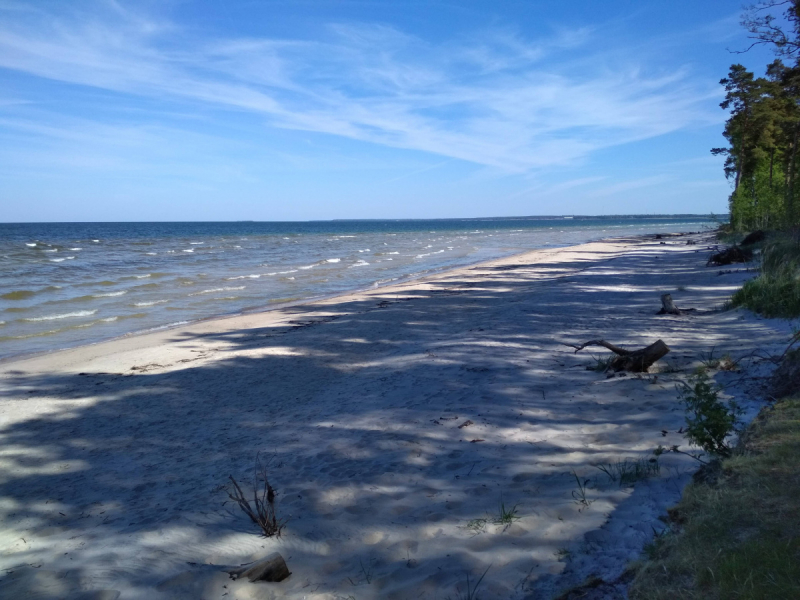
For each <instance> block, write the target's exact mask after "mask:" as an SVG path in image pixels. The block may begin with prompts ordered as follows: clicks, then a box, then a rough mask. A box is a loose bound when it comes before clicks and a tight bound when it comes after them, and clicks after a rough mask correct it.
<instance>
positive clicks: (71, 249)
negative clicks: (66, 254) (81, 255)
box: [69, 248, 83, 252]
mask: <svg viewBox="0 0 800 600" xmlns="http://www.w3.org/2000/svg"><path fill="white" fill-rule="evenodd" d="M69 250H70V252H78V251H79V250H83V248H70V249H69Z"/></svg>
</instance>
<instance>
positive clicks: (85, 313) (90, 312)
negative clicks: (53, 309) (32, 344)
mask: <svg viewBox="0 0 800 600" xmlns="http://www.w3.org/2000/svg"><path fill="white" fill-rule="evenodd" d="M96 312H97V310H79V311H76V312H71V313H62V314H60V315H45V316H43V317H28V318H26V319H22V320H23V321H31V322H34V321H56V320H58V319H70V318H72V317H90V316H92V315H93V314H95V313H96Z"/></svg>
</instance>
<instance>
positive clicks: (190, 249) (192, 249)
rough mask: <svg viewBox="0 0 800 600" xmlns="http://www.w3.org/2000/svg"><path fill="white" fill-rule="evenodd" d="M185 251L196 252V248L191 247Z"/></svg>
mask: <svg viewBox="0 0 800 600" xmlns="http://www.w3.org/2000/svg"><path fill="white" fill-rule="evenodd" d="M184 252H194V248H189V249H188V250H184Z"/></svg>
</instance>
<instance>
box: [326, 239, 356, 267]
mask: <svg viewBox="0 0 800 600" xmlns="http://www.w3.org/2000/svg"><path fill="white" fill-rule="evenodd" d="M350 237H355V236H354V235H353V236H350ZM341 260H342V259H341V258H328V259H326V260H325V262H329V263H337V262H339V261H341Z"/></svg>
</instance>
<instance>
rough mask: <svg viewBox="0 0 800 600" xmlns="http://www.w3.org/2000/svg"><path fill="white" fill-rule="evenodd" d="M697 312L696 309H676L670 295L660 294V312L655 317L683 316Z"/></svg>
mask: <svg viewBox="0 0 800 600" xmlns="http://www.w3.org/2000/svg"><path fill="white" fill-rule="evenodd" d="M693 312H697V309H696V308H678V307H677V306H676V305H675V302H673V300H672V295H671V294H661V310H660V311H658V312H657V313H656V314H657V315H685V314H687V313H693Z"/></svg>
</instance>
